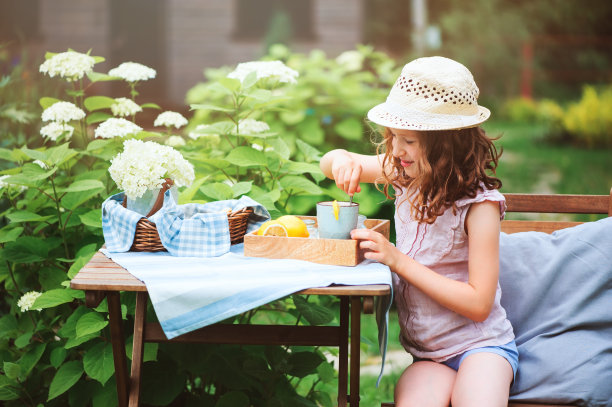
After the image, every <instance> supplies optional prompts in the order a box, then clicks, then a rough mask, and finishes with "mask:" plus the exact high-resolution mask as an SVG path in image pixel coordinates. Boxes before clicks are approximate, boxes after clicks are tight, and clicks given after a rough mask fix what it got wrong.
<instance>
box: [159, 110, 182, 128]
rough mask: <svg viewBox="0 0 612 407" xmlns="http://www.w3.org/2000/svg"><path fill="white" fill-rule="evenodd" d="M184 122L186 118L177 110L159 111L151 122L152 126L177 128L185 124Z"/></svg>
mask: <svg viewBox="0 0 612 407" xmlns="http://www.w3.org/2000/svg"><path fill="white" fill-rule="evenodd" d="M186 124H187V119H185V117H183V115H182V114H180V113H177V112H171V111H167V112H163V113H160V114H159V115H158V116H157V118H156V119H155V122H154V123H153V125H154V126H163V127H172V126H174V127H175V128H177V129H178V128H179V127H183V126H185V125H186Z"/></svg>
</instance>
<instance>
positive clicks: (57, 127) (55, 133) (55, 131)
mask: <svg viewBox="0 0 612 407" xmlns="http://www.w3.org/2000/svg"><path fill="white" fill-rule="evenodd" d="M73 132H74V127H72V126H71V125H69V124H66V123H59V122H51V123H49V124H47V125H46V126H44V127H41V129H40V135H41V136H43V137H46V138H48V139H49V140H53V141H57V139H58V138H60V137H61V136H62V135H64V136H65V137H66V140H70V139H71V138H72V133H73Z"/></svg>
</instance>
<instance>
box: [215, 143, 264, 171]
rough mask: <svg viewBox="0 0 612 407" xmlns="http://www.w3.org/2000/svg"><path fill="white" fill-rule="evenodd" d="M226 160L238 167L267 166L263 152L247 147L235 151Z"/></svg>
mask: <svg viewBox="0 0 612 407" xmlns="http://www.w3.org/2000/svg"><path fill="white" fill-rule="evenodd" d="M225 159H226V160H227V161H229V162H230V163H232V164H234V165H236V166H238V167H250V166H253V165H266V156H265V154H264V153H263V152H261V151H259V150H255V149H254V148H252V147H246V146H241V147H237V148H235V149H233V150H232V151H230V153H229V155H228V156H227V157H225Z"/></svg>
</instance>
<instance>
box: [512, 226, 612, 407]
mask: <svg viewBox="0 0 612 407" xmlns="http://www.w3.org/2000/svg"><path fill="white" fill-rule="evenodd" d="M500 284H501V287H502V305H503V306H504V308H505V309H506V312H507V313H508V319H509V320H510V322H511V323H512V326H513V327H514V332H515V335H516V343H517V345H518V350H519V369H518V373H517V376H516V380H515V382H514V384H513V386H512V389H511V392H510V395H511V399H512V400H514V401H525V402H533V403H549V404H552V403H555V404H575V405H579V406H598V407H599V406H607V407H612V218H606V219H602V220H599V221H596V222H588V223H585V224H582V225H579V226H575V227H572V228H567V229H563V230H559V231H557V232H554V233H552V234H550V235H549V234H546V233H540V232H522V233H514V234H509V235H508V234H505V233H502V236H501V239H500Z"/></svg>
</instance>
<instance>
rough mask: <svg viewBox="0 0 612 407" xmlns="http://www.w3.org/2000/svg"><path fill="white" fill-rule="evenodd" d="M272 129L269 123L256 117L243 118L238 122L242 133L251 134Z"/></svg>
mask: <svg viewBox="0 0 612 407" xmlns="http://www.w3.org/2000/svg"><path fill="white" fill-rule="evenodd" d="M268 130H270V126H268V123H266V122H262V121H259V120H255V119H242V120H240V121H239V122H238V131H239V132H240V134H244V135H249V134H256V133H263V132H264V131H268Z"/></svg>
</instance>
